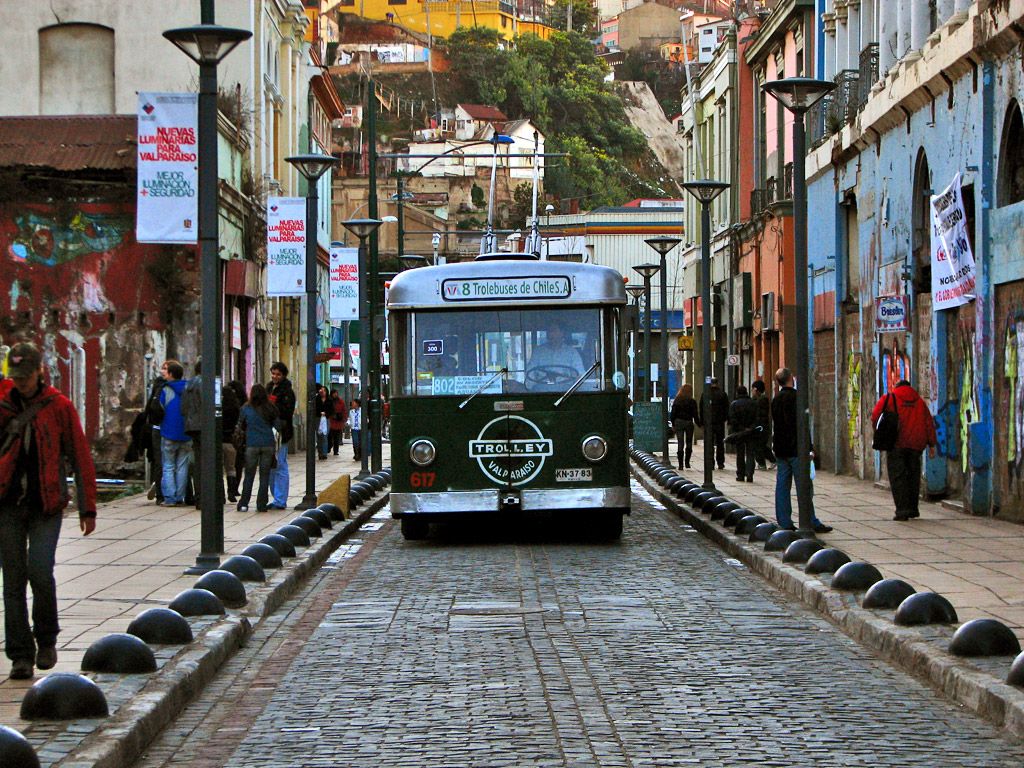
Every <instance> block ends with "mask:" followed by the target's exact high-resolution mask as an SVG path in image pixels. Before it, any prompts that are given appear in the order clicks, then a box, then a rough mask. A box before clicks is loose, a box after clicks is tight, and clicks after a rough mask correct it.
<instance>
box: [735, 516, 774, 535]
mask: <svg viewBox="0 0 1024 768" xmlns="http://www.w3.org/2000/svg"><path fill="white" fill-rule="evenodd" d="M766 522H768V521H767V520H765V519H764V518H763V517H761V516H760V515H755V514H749V515H747V516H746V517H744V518H742V519H741V520H740V521H739V522H738V523H737V524H736V535H737V536H749V535H750V534H751V533H753V531H754V529H755V528H757V526H759V525H761V523H766Z"/></svg>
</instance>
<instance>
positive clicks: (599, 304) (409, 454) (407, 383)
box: [387, 253, 630, 539]
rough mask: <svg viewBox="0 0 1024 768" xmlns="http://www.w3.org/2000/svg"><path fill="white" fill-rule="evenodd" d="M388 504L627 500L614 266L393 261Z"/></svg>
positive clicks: (608, 521) (619, 287)
mask: <svg viewBox="0 0 1024 768" xmlns="http://www.w3.org/2000/svg"><path fill="white" fill-rule="evenodd" d="M387 305H388V313H389V314H388V323H389V325H388V328H389V340H390V350H391V362H390V374H391V375H390V394H391V454H392V455H391V463H392V469H393V473H394V477H393V480H392V488H391V512H392V516H393V517H396V518H398V519H400V520H401V525H402V534H403V535H404V536H405V538H407V539H419V538H424V537H425V536H426V535H427V533H428V525H429V523H430V522H433V521H441V520H443V519H446V518H453V517H456V518H457V517H459V516H465V515H479V514H487V513H492V514H494V513H503V512H508V513H517V512H525V513H529V512H534V511H543V512H546V513H552V514H560V513H562V512H566V513H567V512H569V511H575V512H577V513H578V514H580V515H583V520H584V521H585V522H584V526H585V528H586V531H587V532H588V533H596V534H597V535H599V536H603V537H606V538H617V537H618V536H619V535H620V534H621V532H622V516H623V515H624V514H628V513H629V504H630V501H629V499H630V491H629V479H628V478H629V475H628V469H627V463H628V456H629V446H628V445H627V376H626V370H627V368H626V354H625V345H624V343H623V337H624V335H623V328H624V326H625V324H626V322H627V319H626V292H625V288H624V285H623V279H622V275H620V274H619V273H618V272H616V271H615V270H613V269H609V268H607V267H600V266H595V265H592V264H576V263H567V262H554V261H539V260H537V259H536V258H535V257H534V256H532V255H530V254H509V253H494V254H484V255H482V256H478V257H477V259H476V260H475V261H472V262H465V263H459V264H450V265H441V266H432V267H421V268H419V269H413V270H408V271H405V272H402V273H401V274H399V275H398V276H397V277H395V278H394V280H393V281H392V283H391V289H390V292H389V295H388V302H387Z"/></svg>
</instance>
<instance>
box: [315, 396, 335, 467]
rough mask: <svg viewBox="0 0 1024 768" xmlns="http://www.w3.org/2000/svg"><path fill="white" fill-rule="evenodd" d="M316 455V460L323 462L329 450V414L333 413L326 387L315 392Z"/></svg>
mask: <svg viewBox="0 0 1024 768" xmlns="http://www.w3.org/2000/svg"><path fill="white" fill-rule="evenodd" d="M315 407H316V421H317V426H316V453H317V458H318V459H320V461H323V460H324V459H326V458H327V452H328V450H330V445H329V441H330V435H331V423H330V422H331V414H332V413H333V412H334V405H333V404H332V403H331V398H330V397H329V396H328V394H327V387H325V386H322V385H321V386H319V387H317V391H316V403H315Z"/></svg>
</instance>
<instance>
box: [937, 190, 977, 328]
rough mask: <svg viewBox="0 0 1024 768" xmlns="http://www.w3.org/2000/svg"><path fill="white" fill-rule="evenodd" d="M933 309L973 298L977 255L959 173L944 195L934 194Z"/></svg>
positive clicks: (955, 305)
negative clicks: (968, 229) (974, 250)
mask: <svg viewBox="0 0 1024 768" xmlns="http://www.w3.org/2000/svg"><path fill="white" fill-rule="evenodd" d="M931 208H932V309H933V310H939V309H951V308H953V307H959V306H960V305H961V304H966V303H967V302H969V301H971V300H972V299H973V298H974V280H975V272H974V254H973V253H972V252H971V241H970V240H969V239H968V236H967V216H966V214H965V213H964V201H963V197H962V196H961V193H960V174H959V173H958V174H957V175H956V176H955V177H954V178H953V183H952V184H950V185H949V186H948V187H946V188H945V189H944V190H943V191H942V193H941V194H939V195H932V198H931Z"/></svg>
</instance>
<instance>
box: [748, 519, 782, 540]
mask: <svg viewBox="0 0 1024 768" xmlns="http://www.w3.org/2000/svg"><path fill="white" fill-rule="evenodd" d="M777 530H779V524H778V523H772V522H766V523H760V524H758V525H756V526H754V530H752V531H751V532H750V538H749V539H747V541H750V542H755V541H768V539H769V538H770V537H771V535H772V534H773V533H775V532H776V531H777Z"/></svg>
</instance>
